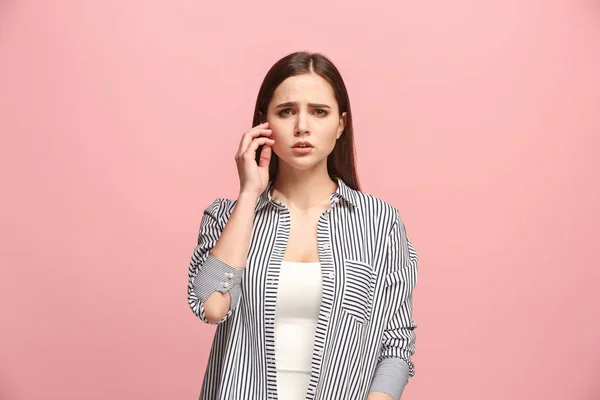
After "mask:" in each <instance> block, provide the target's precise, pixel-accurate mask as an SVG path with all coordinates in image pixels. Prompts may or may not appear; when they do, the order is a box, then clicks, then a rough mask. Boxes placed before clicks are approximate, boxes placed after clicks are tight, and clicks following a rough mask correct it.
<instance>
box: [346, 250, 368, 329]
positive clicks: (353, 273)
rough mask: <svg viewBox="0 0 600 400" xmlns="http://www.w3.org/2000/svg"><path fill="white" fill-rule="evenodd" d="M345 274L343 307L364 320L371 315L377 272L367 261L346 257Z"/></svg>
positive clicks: (359, 319) (361, 320)
mask: <svg viewBox="0 0 600 400" xmlns="http://www.w3.org/2000/svg"><path fill="white" fill-rule="evenodd" d="M344 275H345V280H344V289H343V291H344V294H343V296H342V308H343V309H344V311H346V312H347V313H348V314H349V315H351V316H352V317H354V318H356V319H357V320H358V321H360V322H364V321H366V320H368V319H369V316H370V306H371V304H372V301H373V282H374V281H375V278H376V276H375V272H374V271H373V268H372V267H371V265H370V264H368V263H366V262H363V261H358V260H351V259H348V258H346V259H344Z"/></svg>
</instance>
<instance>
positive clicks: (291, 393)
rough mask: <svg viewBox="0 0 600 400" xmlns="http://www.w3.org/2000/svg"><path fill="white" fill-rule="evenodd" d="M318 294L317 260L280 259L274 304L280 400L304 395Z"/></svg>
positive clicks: (317, 307) (307, 380)
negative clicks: (279, 271) (306, 261)
mask: <svg viewBox="0 0 600 400" xmlns="http://www.w3.org/2000/svg"><path fill="white" fill-rule="evenodd" d="M322 294H323V292H322V280H321V264H320V263H318V262H313V263H303V262H291V261H282V263H281V273H280V275H279V287H278V289H277V303H276V307H275V364H276V368H277V395H278V398H280V399H285V400H296V399H298V400H300V399H302V400H303V399H305V398H306V392H307V389H308V382H309V380H310V372H311V359H312V353H313V346H314V342H315V331H316V329H317V319H318V317H319V309H320V307H321V298H322Z"/></svg>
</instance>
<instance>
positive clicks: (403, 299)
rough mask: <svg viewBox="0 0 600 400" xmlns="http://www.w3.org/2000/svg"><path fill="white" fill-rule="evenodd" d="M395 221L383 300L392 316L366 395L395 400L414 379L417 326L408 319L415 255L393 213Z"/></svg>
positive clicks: (415, 279)
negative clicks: (389, 307)
mask: <svg viewBox="0 0 600 400" xmlns="http://www.w3.org/2000/svg"><path fill="white" fill-rule="evenodd" d="M395 214H396V221H395V223H394V225H393V228H392V230H391V232H390V234H389V237H388V240H387V243H388V249H387V260H386V262H387V266H386V268H385V273H386V276H385V286H386V288H385V290H386V300H387V301H389V302H390V304H391V306H392V309H393V313H392V314H391V318H390V319H389V321H388V322H387V325H386V328H385V330H384V333H383V340H382V350H381V354H380V356H379V362H378V364H377V368H376V370H375V374H374V377H373V380H372V382H371V388H370V390H369V391H370V392H383V393H387V394H389V395H390V396H392V397H393V398H394V399H395V400H399V399H400V397H401V396H402V393H403V392H404V388H405V386H406V384H407V383H408V378H409V377H412V376H414V375H415V368H414V364H413V362H412V361H411V356H412V355H413V354H414V352H415V341H416V337H415V332H414V330H415V329H416V328H417V324H416V323H415V322H414V321H413V319H412V294H413V289H414V287H415V285H416V283H417V263H418V257H417V253H416V251H415V249H414V247H413V245H412V243H411V242H410V240H409V239H408V237H407V235H406V229H405V227H404V224H403V222H402V220H401V218H400V215H399V214H398V210H395Z"/></svg>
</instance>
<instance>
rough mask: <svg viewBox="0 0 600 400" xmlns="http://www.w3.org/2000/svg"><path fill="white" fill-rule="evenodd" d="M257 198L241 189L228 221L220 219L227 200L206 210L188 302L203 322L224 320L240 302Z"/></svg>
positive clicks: (191, 275) (192, 268)
mask: <svg viewBox="0 0 600 400" xmlns="http://www.w3.org/2000/svg"><path fill="white" fill-rule="evenodd" d="M256 201H257V197H256V196H255V195H253V194H251V193H240V196H239V197H238V201H237V203H236V205H235V207H234V208H233V212H232V213H231V216H230V217H229V219H228V221H227V222H226V223H222V222H221V221H222V220H223V213H224V212H225V211H226V208H228V204H227V201H226V200H224V199H217V200H215V202H213V204H211V205H210V206H209V207H208V208H207V209H206V210H205V211H204V215H203V217H202V222H201V224H200V225H201V226H200V233H199V235H198V245H197V246H196V248H195V249H194V254H193V256H192V260H191V262H190V270H189V274H188V278H189V283H188V302H189V305H190V307H191V308H192V311H194V313H195V314H196V315H197V316H198V317H199V318H200V319H202V320H203V321H204V322H207V323H209V324H218V323H220V322H223V321H225V320H226V319H227V317H229V315H230V313H231V311H232V310H233V309H235V308H236V306H237V303H238V302H239V298H240V296H241V290H240V284H241V280H242V275H243V273H244V269H245V267H246V258H247V255H248V248H249V244H250V235H251V234H252V225H253V220H254V208H255V206H256ZM223 225H224V226H223Z"/></svg>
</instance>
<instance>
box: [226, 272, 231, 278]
mask: <svg viewBox="0 0 600 400" xmlns="http://www.w3.org/2000/svg"><path fill="white" fill-rule="evenodd" d="M225 276H226V277H228V278H229V279H231V278H233V274H232V273H231V272H225Z"/></svg>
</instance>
